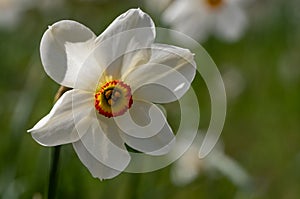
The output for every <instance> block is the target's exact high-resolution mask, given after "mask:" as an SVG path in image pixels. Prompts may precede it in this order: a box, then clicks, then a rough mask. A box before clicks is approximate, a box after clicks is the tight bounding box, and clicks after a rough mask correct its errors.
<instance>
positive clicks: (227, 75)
mask: <svg viewBox="0 0 300 199" xmlns="http://www.w3.org/2000/svg"><path fill="white" fill-rule="evenodd" d="M222 79H223V82H224V85H225V90H226V97H227V99H228V100H233V99H235V98H237V97H238V96H239V95H240V94H241V93H242V92H243V91H244V90H245V88H246V79H245V78H244V76H243V74H242V73H241V71H239V70H238V68H237V67H233V66H229V67H227V68H226V69H225V71H224V72H222Z"/></svg>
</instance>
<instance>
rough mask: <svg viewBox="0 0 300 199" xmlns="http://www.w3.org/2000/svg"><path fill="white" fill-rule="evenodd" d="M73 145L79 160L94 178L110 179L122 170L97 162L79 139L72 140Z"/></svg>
mask: <svg viewBox="0 0 300 199" xmlns="http://www.w3.org/2000/svg"><path fill="white" fill-rule="evenodd" d="M73 147H74V149H75V151H76V153H77V155H78V157H79V159H80V160H81V162H82V163H83V164H84V165H85V166H86V167H87V168H88V170H89V171H90V172H91V174H92V175H93V176H94V177H95V178H99V179H100V180H102V179H111V178H113V177H115V176H117V175H119V174H120V173H121V172H122V171H118V170H115V169H112V168H110V167H107V166H105V165H104V164H102V163H101V162H99V161H98V160H97V159H96V158H95V157H94V156H93V155H92V154H90V152H89V151H88V150H87V149H86V148H85V146H84V145H83V143H82V142H81V140H79V141H77V142H74V143H73Z"/></svg>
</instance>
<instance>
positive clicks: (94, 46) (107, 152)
mask: <svg viewBox="0 0 300 199" xmlns="http://www.w3.org/2000/svg"><path fill="white" fill-rule="evenodd" d="M155 34H156V32H155V26H154V23H153V21H152V19H151V18H150V17H149V16H148V15H147V14H145V13H144V12H142V11H141V10H140V9H130V10H128V11H127V12H126V13H124V14H122V15H121V16H119V17H118V18H117V19H115V20H114V21H113V22H112V24H111V25H110V26H109V27H108V28H107V29H106V30H105V31H104V32H103V33H102V34H101V35H99V36H98V37H96V36H95V34H94V33H93V32H92V31H91V30H90V29H88V28H87V27H85V26H84V25H82V24H80V23H78V22H75V21H69V20H64V21H59V22H57V23H55V24H53V25H52V26H49V29H48V30H47V31H46V32H45V33H44V35H43V38H42V40H41V45H40V53H41V60H42V64H43V66H44V69H45V71H46V73H47V74H48V75H49V76H50V77H51V78H52V79H53V80H55V81H56V82H58V83H59V84H61V85H63V86H66V87H70V88H73V89H72V90H70V91H67V92H65V93H64V94H63V95H62V96H61V98H60V99H59V100H58V101H57V102H56V103H55V105H54V107H53V108H52V110H51V111H50V113H49V114H48V115H47V116H45V117H44V118H42V119H41V120H40V121H39V122H38V123H37V124H36V125H35V126H34V127H33V128H32V129H30V130H29V132H30V133H31V135H32V137H33V138H34V139H35V140H36V141H37V142H38V143H40V144H42V145H45V146H56V145H61V144H67V143H72V144H73V147H74V149H75V151H76V153H77V155H78V157H79V158H80V160H81V161H82V163H83V164H84V165H85V166H86V167H87V168H88V169H89V171H90V172H91V173H92V175H93V176H94V177H98V178H100V179H108V178H112V177H114V176H116V175H118V174H119V173H121V172H122V171H123V170H124V169H125V168H126V167H127V165H128V163H129V162H130V154H129V152H128V151H127V150H126V147H125V143H126V144H127V145H128V146H130V147H132V148H134V149H136V150H138V151H140V152H144V153H146V154H149V155H164V154H166V153H168V151H169V150H170V148H171V146H172V144H173V143H174V141H175V137H174V134H173V132H172V129H171V127H170V126H169V124H168V122H167V120H166V118H165V116H164V114H163V112H162V111H161V109H160V108H159V107H158V106H157V105H155V104H154V103H168V102H172V101H175V100H178V99H179V98H180V97H181V96H182V95H184V93H185V92H186V91H187V90H188V89H189V87H190V84H191V82H192V80H193V78H194V76H195V72H196V64H195V62H194V55H193V54H192V53H191V52H190V51H189V50H187V49H183V48H179V47H175V46H170V45H165V44H156V43H154V39H155Z"/></svg>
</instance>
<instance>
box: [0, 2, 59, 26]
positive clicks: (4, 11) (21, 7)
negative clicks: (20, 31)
mask: <svg viewBox="0 0 300 199" xmlns="http://www.w3.org/2000/svg"><path fill="white" fill-rule="evenodd" d="M63 2H64V1H63V0H0V29H6V30H13V29H15V28H16V27H17V26H18V25H19V24H20V22H21V20H22V18H23V17H24V14H25V13H26V11H28V10H29V9H33V8H37V9H40V10H41V11H46V12H48V11H49V9H50V10H51V9H54V8H58V7H60V6H61V5H62V3H63Z"/></svg>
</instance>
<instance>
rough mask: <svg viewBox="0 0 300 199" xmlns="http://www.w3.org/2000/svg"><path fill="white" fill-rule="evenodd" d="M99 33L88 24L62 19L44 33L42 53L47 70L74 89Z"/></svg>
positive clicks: (57, 79) (60, 82)
mask: <svg viewBox="0 0 300 199" xmlns="http://www.w3.org/2000/svg"><path fill="white" fill-rule="evenodd" d="M95 38H96V36H95V35H94V33H93V32H92V31H91V30H90V29H88V28H87V27H85V26H84V25H82V24H80V23H78V22H75V21H70V20H63V21H59V22H57V23H55V24H53V25H52V26H49V29H48V30H47V31H46V32H45V33H44V35H43V37H42V40H41V45H40V53H41V60H42V63H43V66H44V69H45V71H46V73H47V74H48V75H49V76H50V77H51V78H52V79H54V80H55V81H56V82H58V83H59V84H61V85H63V86H67V87H71V88H74V81H75V80H76V78H77V74H78V71H79V69H80V67H81V65H82V63H83V62H84V60H85V59H86V58H87V56H88V55H89V53H90V52H91V50H92V48H93V47H94V43H95V41H94V40H95Z"/></svg>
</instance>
